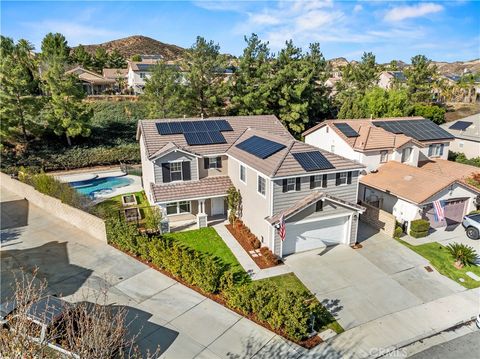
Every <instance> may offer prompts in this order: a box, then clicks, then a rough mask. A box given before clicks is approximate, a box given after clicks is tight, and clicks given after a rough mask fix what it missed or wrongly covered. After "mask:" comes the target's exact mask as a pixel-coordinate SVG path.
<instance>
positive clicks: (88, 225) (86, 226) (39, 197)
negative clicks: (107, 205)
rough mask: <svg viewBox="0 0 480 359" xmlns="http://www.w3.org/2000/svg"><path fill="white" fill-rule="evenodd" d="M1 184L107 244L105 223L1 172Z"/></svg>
mask: <svg viewBox="0 0 480 359" xmlns="http://www.w3.org/2000/svg"><path fill="white" fill-rule="evenodd" d="M0 182H1V185H2V186H4V187H5V188H6V189H7V190H9V191H10V192H13V193H15V194H16V195H18V196H20V197H23V198H25V199H26V200H27V201H28V202H30V203H31V204H33V205H35V206H37V207H39V208H41V209H43V210H44V211H45V212H47V213H49V214H50V215H52V216H54V217H57V218H59V219H61V220H63V221H65V222H68V223H70V224H71V225H73V226H75V227H77V228H78V229H79V230H81V231H83V232H85V233H87V234H89V235H90V236H92V237H93V238H95V239H98V240H99V241H102V242H104V243H107V235H106V230H105V222H104V221H103V220H102V219H100V218H98V217H95V216H94V215H92V214H89V213H86V212H84V211H82V210H80V209H77V208H73V207H71V206H69V205H67V204H65V203H62V202H61V201H60V200H58V199H56V198H53V197H50V196H47V195H45V194H43V193H40V192H38V191H37V190H35V189H34V188H33V187H32V186H29V185H27V184H25V183H23V182H20V181H17V180H15V179H13V178H11V177H10V176H9V175H7V174H5V173H2V172H0Z"/></svg>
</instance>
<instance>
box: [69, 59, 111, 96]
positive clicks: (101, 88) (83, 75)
mask: <svg viewBox="0 0 480 359" xmlns="http://www.w3.org/2000/svg"><path fill="white" fill-rule="evenodd" d="M65 74H67V75H74V76H76V77H77V78H78V80H79V81H80V83H81V84H82V87H83V89H84V90H85V92H86V94H87V95H100V94H103V93H104V92H105V91H108V90H112V89H113V87H114V86H115V83H116V82H115V80H113V79H108V78H105V77H103V76H102V75H100V74H97V73H95V72H93V71H90V70H87V69H84V68H82V67H80V66H77V67H75V68H73V69H71V70H69V71H67V72H65Z"/></svg>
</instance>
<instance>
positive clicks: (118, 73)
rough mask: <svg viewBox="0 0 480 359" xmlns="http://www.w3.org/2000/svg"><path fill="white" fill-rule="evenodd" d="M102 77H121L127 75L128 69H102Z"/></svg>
mask: <svg viewBox="0 0 480 359" xmlns="http://www.w3.org/2000/svg"><path fill="white" fill-rule="evenodd" d="M102 74H103V77H105V78H107V79H114V80H115V79H118V78H122V77H127V74H128V69H103V70H102Z"/></svg>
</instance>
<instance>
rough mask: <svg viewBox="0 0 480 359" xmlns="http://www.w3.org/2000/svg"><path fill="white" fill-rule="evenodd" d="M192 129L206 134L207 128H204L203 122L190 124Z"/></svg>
mask: <svg viewBox="0 0 480 359" xmlns="http://www.w3.org/2000/svg"><path fill="white" fill-rule="evenodd" d="M192 124H193V127H194V128H195V131H196V132H206V131H207V126H205V121H194V122H192Z"/></svg>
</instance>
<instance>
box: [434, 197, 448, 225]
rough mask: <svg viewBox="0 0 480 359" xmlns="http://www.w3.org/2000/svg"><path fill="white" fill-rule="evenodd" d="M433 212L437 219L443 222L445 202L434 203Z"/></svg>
mask: <svg viewBox="0 0 480 359" xmlns="http://www.w3.org/2000/svg"><path fill="white" fill-rule="evenodd" d="M433 210H434V211H435V219H436V220H437V222H441V221H443V220H444V219H445V212H444V210H443V201H440V200H437V201H433Z"/></svg>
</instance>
